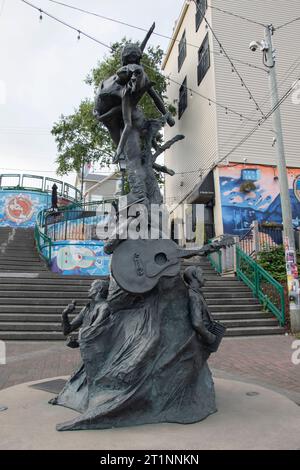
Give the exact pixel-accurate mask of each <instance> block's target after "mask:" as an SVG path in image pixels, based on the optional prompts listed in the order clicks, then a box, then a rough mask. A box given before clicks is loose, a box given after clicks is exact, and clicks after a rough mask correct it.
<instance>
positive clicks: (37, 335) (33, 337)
mask: <svg viewBox="0 0 300 470" xmlns="http://www.w3.org/2000/svg"><path fill="white" fill-rule="evenodd" d="M0 340H3V341H59V340H61V341H63V340H65V337H64V335H63V334H62V333H59V332H56V331H47V332H45V331H1V332H0Z"/></svg>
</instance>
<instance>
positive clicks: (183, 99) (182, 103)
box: [178, 77, 188, 119]
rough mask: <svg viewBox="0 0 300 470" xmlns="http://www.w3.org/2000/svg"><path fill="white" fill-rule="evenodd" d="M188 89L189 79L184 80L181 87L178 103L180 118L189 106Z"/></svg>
mask: <svg viewBox="0 0 300 470" xmlns="http://www.w3.org/2000/svg"><path fill="white" fill-rule="evenodd" d="M187 99H188V90H187V79H186V77H185V79H184V80H183V83H182V85H181V87H180V88H179V103H178V118H179V119H180V118H181V116H182V115H183V113H184V111H185V110H186V108H187Z"/></svg>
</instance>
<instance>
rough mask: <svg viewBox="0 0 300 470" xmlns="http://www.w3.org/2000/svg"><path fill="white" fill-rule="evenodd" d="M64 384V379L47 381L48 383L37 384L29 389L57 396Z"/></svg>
mask: <svg viewBox="0 0 300 470" xmlns="http://www.w3.org/2000/svg"><path fill="white" fill-rule="evenodd" d="M66 382H67V381H66V380H64V379H56V380H49V381H48V382H39V383H37V384H33V385H30V388H34V389H36V390H43V391H44V392H49V393H54V394H55V395H58V394H59V393H60V392H61V391H62V389H63V388H64V386H65V385H66Z"/></svg>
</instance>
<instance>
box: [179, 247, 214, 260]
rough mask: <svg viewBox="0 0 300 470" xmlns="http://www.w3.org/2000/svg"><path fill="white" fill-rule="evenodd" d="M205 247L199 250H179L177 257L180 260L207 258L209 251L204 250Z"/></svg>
mask: <svg viewBox="0 0 300 470" xmlns="http://www.w3.org/2000/svg"><path fill="white" fill-rule="evenodd" d="M204 248H205V247H204V246H203V247H202V248H200V249H199V250H186V249H183V248H182V249H181V248H179V249H178V251H177V256H178V258H187V259H188V258H192V257H193V256H205V254H206V253H207V252H208V251H207V249H204Z"/></svg>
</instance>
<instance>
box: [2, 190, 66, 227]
mask: <svg viewBox="0 0 300 470" xmlns="http://www.w3.org/2000/svg"><path fill="white" fill-rule="evenodd" d="M58 203H59V204H60V205H66V204H69V202H68V201H67V200H66V199H62V198H59V200H58ZM49 207H51V194H50V193H46V192H42V191H30V190H28V191H27V190H23V191H20V190H14V189H12V190H7V189H2V190H1V189H0V227H14V228H33V227H34V226H35V221H36V216H37V214H38V213H39V212H40V211H41V210H43V209H48V208H49Z"/></svg>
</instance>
